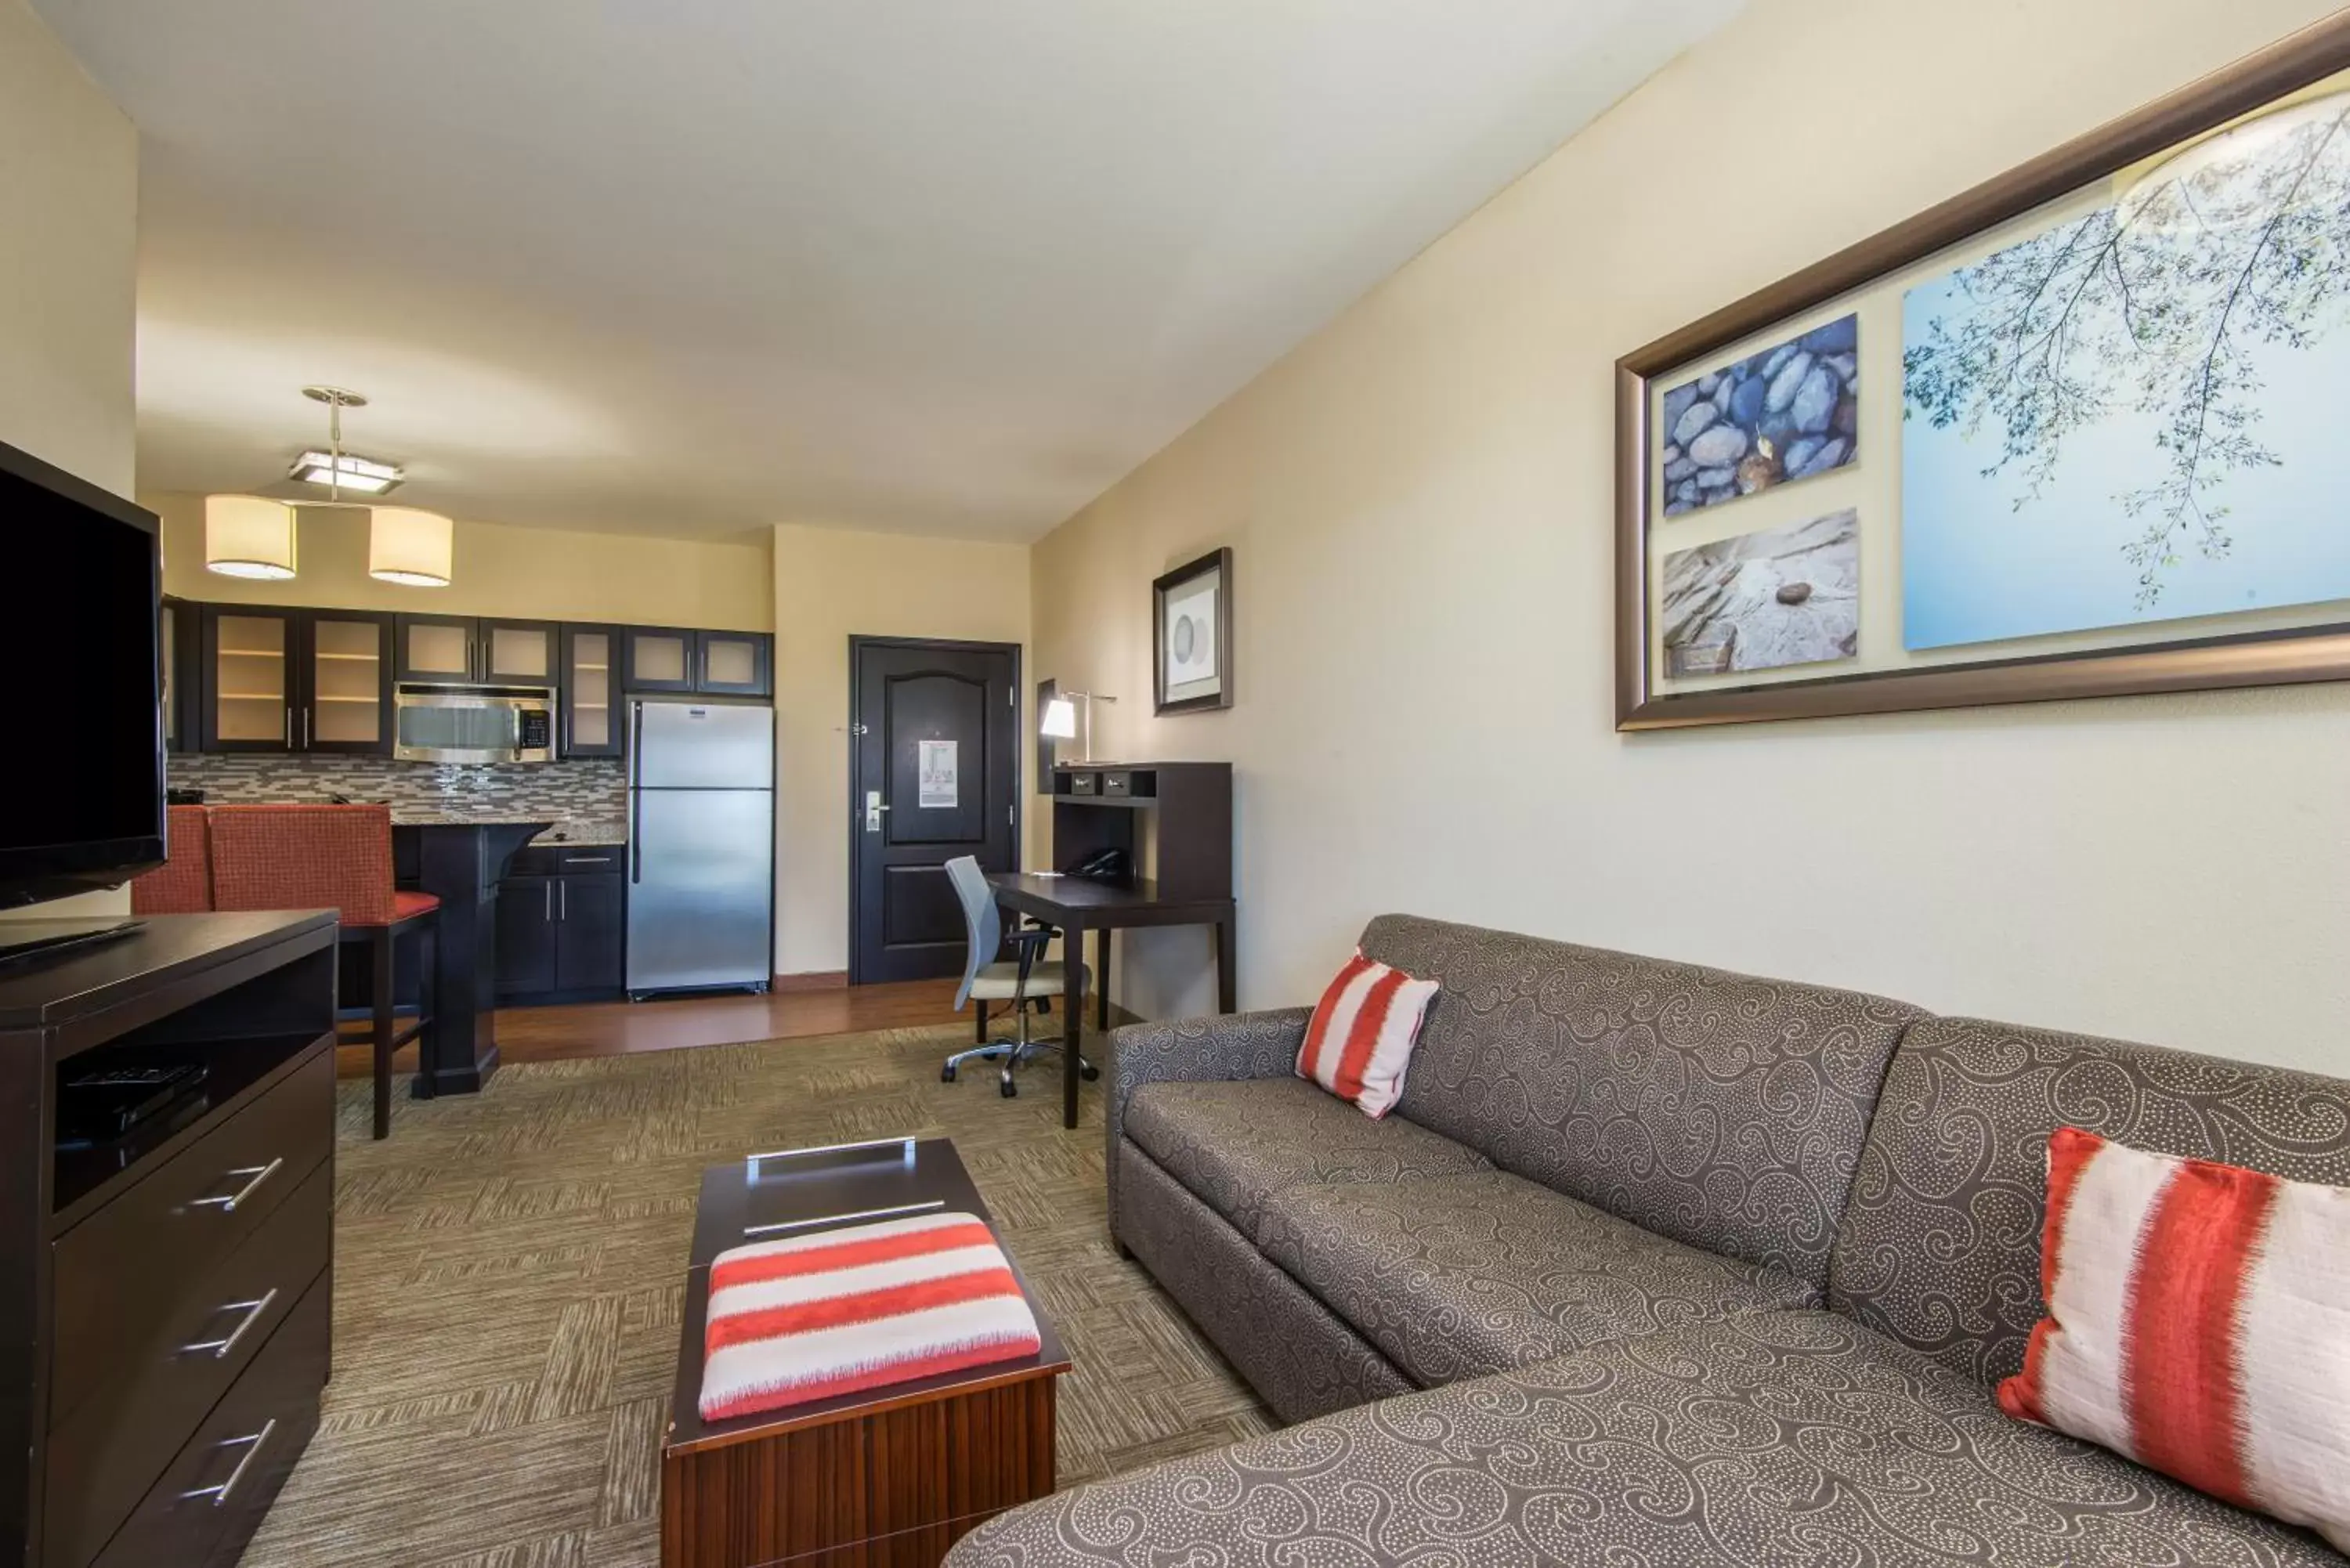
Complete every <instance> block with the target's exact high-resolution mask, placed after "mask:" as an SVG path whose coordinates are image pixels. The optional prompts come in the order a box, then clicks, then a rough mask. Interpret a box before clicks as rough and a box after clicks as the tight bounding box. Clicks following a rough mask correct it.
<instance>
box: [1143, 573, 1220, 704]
mask: <svg viewBox="0 0 2350 1568" xmlns="http://www.w3.org/2000/svg"><path fill="white" fill-rule="evenodd" d="M1150 597H1151V623H1152V628H1153V633H1154V635H1153V638H1152V640H1151V652H1150V664H1151V684H1152V686H1153V688H1154V695H1155V696H1156V698H1157V701H1158V705H1157V707H1156V708H1155V709H1154V710H1153V711H1155V712H1159V713H1192V712H1198V711H1202V710H1205V709H1209V708H1229V707H1231V706H1232V552H1231V551H1230V550H1211V551H1210V552H1209V553H1208V554H1207V555H1204V556H1201V557H1200V558H1199V559H1198V560H1196V561H1188V562H1186V563H1184V564H1183V565H1182V566H1178V567H1176V568H1175V569H1174V570H1173V571H1171V572H1169V573H1168V574H1167V575H1166V576H1162V577H1160V578H1159V579H1158V580H1157V581H1156V582H1154V583H1152V584H1151V585H1150Z"/></svg>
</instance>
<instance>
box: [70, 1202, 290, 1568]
mask: <svg viewBox="0 0 2350 1568" xmlns="http://www.w3.org/2000/svg"><path fill="white" fill-rule="evenodd" d="M334 1187H335V1181H334V1172H333V1170H332V1169H331V1168H328V1167H327V1166H324V1165H321V1166H318V1167H317V1168H315V1169H313V1170H312V1171H311V1172H310V1174H309V1175H308V1176H307V1177H306V1178H304V1179H303V1181H302V1184H301V1185H300V1186H299V1187H297V1188H296V1189H294V1191H293V1192H292V1193H291V1194H289V1195H288V1196H287V1197H286V1199H285V1201H284V1202H282V1203H280V1204H278V1206H277V1208H276V1210H274V1211H273V1212H272V1213H271V1214H270V1216H269V1218H268V1219H267V1220H265V1221H264V1222H263V1223H262V1225H261V1228H260V1229H259V1230H258V1231H255V1232H254V1234H253V1235H252V1236H251V1237H250V1238H248V1239H247V1240H246V1241H245V1243H244V1245H243V1246H241V1247H239V1248H237V1249H236V1250H235V1251H234V1252H231V1253H230V1254H229V1255H228V1256H227V1257H225V1258H224V1259H222V1260H221V1261H220V1262H219V1263H218V1264H217V1265H215V1266H214V1267H213V1269H212V1270H211V1271H210V1272H208V1273H207V1275H206V1276H205V1277H204V1278H203V1279H201V1280H198V1281H195V1282H193V1283H192V1284H191V1285H190V1287H189V1288H187V1289H186V1290H183V1291H175V1292H173V1294H175V1295H176V1296H177V1297H178V1299H177V1301H176V1302H175V1303H173V1306H172V1312H171V1314H170V1315H169V1316H168V1317H166V1318H165V1319H164V1320H163V1323H162V1326H161V1330H160V1331H159V1332H158V1333H157V1334H153V1335H151V1336H150V1337H149V1338H148V1339H147V1340H146V1341H145V1342H144V1343H142V1344H139V1345H121V1346H119V1347H118V1354H117V1355H116V1356H115V1357H114V1359H113V1362H112V1364H111V1366H110V1368H109V1371H110V1376H109V1377H108V1379H107V1381H106V1383H105V1385H104V1386H102V1387H100V1388H99V1389H98V1390H97V1391H95V1392H94V1393H92V1394H91V1395H90V1396H89V1397H88V1398H86V1399H84V1400H83V1401H82V1403H81V1405H80V1407H79V1408H78V1409H77V1410H76V1411H75V1412H74V1414H73V1415H72V1416H71V1417H68V1419H67V1420H66V1421H65V1422H64V1423H63V1424H62V1425H60V1426H57V1427H53V1428H51V1432H50V1437H49V1456H48V1506H47V1511H46V1512H45V1514H44V1516H43V1517H44V1521H45V1522H44V1530H45V1532H46V1534H47V1539H48V1542H49V1557H50V1561H52V1562H56V1563H87V1562H88V1561H89V1559H90V1558H91V1557H93V1556H95V1555H96V1554H97V1552H98V1549H99V1547H100V1546H102V1545H104V1544H105V1543H106V1538H107V1537H108V1536H109V1535H110V1534H112V1533H113V1532H114V1528H115V1526H117V1525H118V1524H120V1523H121V1522H122V1521H123V1518H124V1517H125V1516H126V1515H128V1514H129V1513H130V1511H131V1509H132V1508H133V1507H134V1506H136V1505H137V1503H138V1501H139V1499H140V1494H142V1493H143V1492H145V1491H146V1490H147V1489H148V1487H149V1486H150V1485H151V1484H152V1483H153V1481H154V1480H155V1478H156V1476H157V1475H158V1474H160V1473H161V1471H162V1469H163V1468H164V1466H165V1465H166V1464H167V1463H169V1462H170V1460H171V1458H172V1454H173V1453H174V1452H175V1451H176V1450H177V1449H179V1447H180V1445H181V1444H182V1442H184V1441H186V1439H187V1436H188V1434H189V1433H190V1432H192V1431H193V1430H195V1428H196V1427H197V1425H198V1424H199V1423H200V1422H201V1421H202V1420H203V1417H204V1414H205V1412H207V1411H209V1410H210V1409H212V1407H213V1405H214V1404H215V1403H216V1402H217V1401H218V1400H219V1399H220V1397H221V1395H222V1393H223V1392H224V1390H226V1389H227V1388H228V1386H230V1385H231V1384H232V1383H234V1382H235V1381H236V1379H237V1376H238V1375H239V1374H240V1373H242V1372H243V1371H244V1369H245V1367H247V1366H250V1365H252V1364H253V1362H254V1361H255V1359H257V1358H258V1356H259V1355H260V1354H261V1350H262V1347H263V1346H264V1345H266V1344H268V1343H269V1340H270V1337H271V1336H272V1335H273V1334H276V1331H277V1327H278V1325H279V1324H282V1323H284V1322H285V1321H286V1318H287V1317H289V1316H290V1315H291V1314H292V1313H293V1311H294V1306H295V1303H296V1302H298V1301H300V1300H301V1299H302V1295H303V1293H304V1292H305V1291H307V1289H308V1288H309V1286H310V1284H311V1282H313V1281H315V1280H317V1279H319V1278H320V1277H321V1276H323V1275H324V1274H325V1273H326V1271H327V1263H328V1258H329V1256H330V1254H331V1252H332V1249H333V1241H334V1199H335V1191H334Z"/></svg>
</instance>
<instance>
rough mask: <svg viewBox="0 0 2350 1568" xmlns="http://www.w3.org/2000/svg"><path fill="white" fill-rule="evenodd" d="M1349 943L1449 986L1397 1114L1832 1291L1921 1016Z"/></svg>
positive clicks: (1388, 927)
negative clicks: (1840, 1235)
mask: <svg viewBox="0 0 2350 1568" xmlns="http://www.w3.org/2000/svg"><path fill="white" fill-rule="evenodd" d="M1362 945H1363V951H1364V953H1365V954H1367V956H1369V957H1371V958H1374V959H1377V960H1378V961H1381V962H1382V963H1389V964H1393V965H1395V966H1396V967H1397V968H1399V969H1402V970H1407V971H1410V972H1411V973H1412V974H1415V975H1418V976H1420V977H1421V978H1423V979H1430V980H1435V981H1440V982H1441V984H1442V987H1443V989H1442V991H1440V992H1439V993H1438V995H1437V998H1436V1001H1435V1002H1433V1003H1432V1004H1431V1005H1430V1009H1429V1014H1428V1021H1427V1023H1425V1024H1424V1025H1423V1026H1422V1029H1421V1033H1420V1042H1419V1051H1418V1053H1417V1054H1415V1055H1414V1057H1413V1058H1412V1064H1411V1072H1410V1075H1409V1077H1408V1078H1407V1079H1406V1080H1405V1084H1404V1094H1403V1100H1402V1103H1401V1105H1400V1106H1399V1107H1398V1111H1399V1115H1401V1116H1406V1117H1408V1118H1409V1119H1410V1120H1411V1121H1414V1122H1417V1123H1419V1125H1420V1126H1421V1127H1429V1128H1431V1129H1433V1130H1435V1131H1437V1132H1440V1133H1442V1134H1444V1135H1445V1136H1446V1137H1450V1138H1452V1139H1454V1140H1456V1141H1458V1142H1461V1143H1464V1144H1467V1145H1468V1146H1469V1147H1472V1148H1475V1149H1477V1150H1479V1151H1481V1152H1482V1153H1483V1154H1485V1155H1487V1156H1489V1157H1491V1158H1492V1161H1493V1163H1494V1164H1496V1165H1498V1166H1500V1167H1501V1168H1503V1169H1504V1170H1510V1171H1514V1172H1516V1173H1517V1174H1518V1175H1520V1176H1523V1177H1527V1178H1529V1179H1533V1180H1535V1181H1538V1182H1541V1183H1542V1184H1543V1185H1544V1186H1545V1187H1549V1188H1553V1189H1556V1190H1558V1191H1560V1192H1564V1193H1565V1194H1566V1195H1567V1196H1569V1197H1570V1198H1579V1199H1583V1200H1584V1201H1585V1202H1586V1203H1590V1204H1593V1205H1595V1206H1596V1207H1598V1208H1601V1209H1604V1210H1607V1211H1608V1212H1609V1213H1611V1214H1614V1215H1617V1216H1618V1217H1619V1218H1622V1219H1625V1220H1631V1221H1632V1222H1633V1223H1634V1224H1637V1225H1639V1226H1642V1227H1644V1228H1645V1229H1648V1230H1650V1231H1656V1232H1657V1233H1658V1234H1659V1235H1661V1236H1668V1237H1670V1238H1672V1239H1673V1240H1674V1241H1685V1242H1687V1243H1689V1244H1690V1246H1692V1247H1701V1248H1703V1249H1705V1250H1706V1251H1711V1252H1721V1253H1724V1254H1726V1255H1728V1256H1730V1257H1733V1258H1741V1259H1743V1260H1745V1261H1746V1262H1750V1263H1766V1264H1770V1265H1773V1266H1775V1267H1777V1268H1781V1269H1784V1270H1786V1271H1787V1272H1790V1273H1794V1274H1796V1275H1798V1276H1800V1277H1802V1278H1803V1279H1805V1280H1808V1281H1810V1282H1812V1283H1813V1284H1815V1285H1821V1286H1825V1284H1826V1282H1827V1267H1828V1251H1829V1248H1830V1245H1831V1243H1832V1242H1833V1241H1834V1239H1835V1225H1836V1219H1837V1216H1839V1215H1840V1214H1842V1213H1843V1211H1844V1205H1845V1196H1846V1190H1847V1189H1848V1188H1849V1187H1850V1185H1851V1181H1852V1173H1853V1168H1854V1165H1855V1163H1856V1161H1857V1160H1858V1158H1859V1157H1860V1146H1861V1141H1862V1139H1863V1137H1865V1136H1866V1132H1867V1130H1868V1118H1869V1113H1870V1110H1871V1108H1872V1107H1873V1106H1875V1104H1876V1101H1877V1088H1878V1085H1880V1084H1881V1083H1882V1081H1883V1079H1884V1076H1885V1070H1886V1065H1887V1062H1889V1061H1890V1060H1891V1057H1892V1054H1893V1046H1894V1043H1895V1041H1897V1040H1898V1039H1899V1038H1900V1035H1901V1032H1902V1031H1903V1030H1904V1029H1905V1028H1907V1027H1908V1025H1909V1024H1910V1023H1912V1022H1913V1021H1914V1020H1916V1019H1918V1018H1920V1017H1922V1016H1924V1014H1923V1013H1922V1012H1920V1010H1918V1008H1915V1007H1910V1006H1908V1005H1907V1004H1905V1003H1902V1002H1888V1001H1886V1000H1884V999H1882V998H1879V997H1874V996H1864V995H1862V994H1860V993H1858V992H1849V991H1833V990H1830V989H1828V988H1826V987H1825V986H1815V985H1796V984H1792V983H1789V982H1787V981H1774V980H1758V979H1754V978H1752V977H1751V976H1747V975H1740V974H1731V973H1728V972H1726V971H1721V970H1711V969H1700V968H1698V967H1696V966H1694V965H1690V964H1679V963H1669V962H1666V961H1662V960H1659V959H1648V958H1636V957H1633V956H1631V955H1629V954H1626V953H1617V952H1607V951H1604V950H1600V949H1596V948H1582V947H1573V946H1570V945H1568V944H1567V943H1565V942H1554V941H1544V940H1540V939H1537V938H1534V937H1522V936H1513V935H1510V934H1508V933H1505V932H1500V931H1490V930H1483V929H1479V928H1476V927H1473V926H1457V925H1449V924H1446V923H1444V922H1442V921H1440V920H1428V919H1419V918H1417V917H1413V916H1408V915H1382V916H1380V917H1379V918H1378V919H1375V920H1373V921H1372V922H1371V923H1370V926H1369V927H1368V928H1367V929H1366V930H1365V931H1364V933H1363V944H1362Z"/></svg>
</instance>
